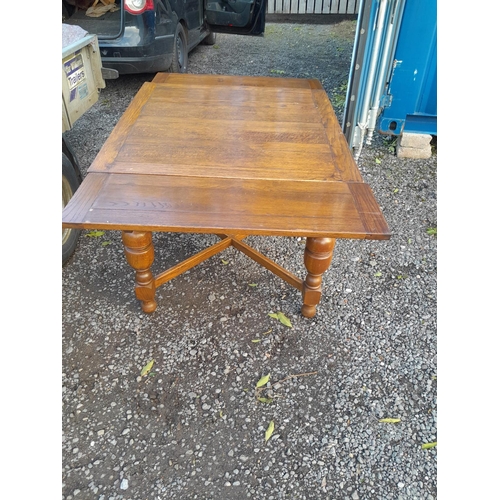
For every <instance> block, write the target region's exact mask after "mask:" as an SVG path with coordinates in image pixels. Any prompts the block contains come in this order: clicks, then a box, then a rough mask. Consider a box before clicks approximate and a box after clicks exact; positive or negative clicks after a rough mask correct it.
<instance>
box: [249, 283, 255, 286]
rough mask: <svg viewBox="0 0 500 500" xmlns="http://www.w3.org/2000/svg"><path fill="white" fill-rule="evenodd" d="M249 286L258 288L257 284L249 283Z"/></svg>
mask: <svg viewBox="0 0 500 500" xmlns="http://www.w3.org/2000/svg"><path fill="white" fill-rule="evenodd" d="M248 286H257V283H248Z"/></svg>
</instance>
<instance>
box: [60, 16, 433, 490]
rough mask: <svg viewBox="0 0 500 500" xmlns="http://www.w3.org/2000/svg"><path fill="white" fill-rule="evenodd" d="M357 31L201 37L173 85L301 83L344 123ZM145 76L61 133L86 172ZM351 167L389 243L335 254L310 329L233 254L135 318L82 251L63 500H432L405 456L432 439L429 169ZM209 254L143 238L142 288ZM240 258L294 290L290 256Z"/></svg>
mask: <svg viewBox="0 0 500 500" xmlns="http://www.w3.org/2000/svg"><path fill="white" fill-rule="evenodd" d="M354 30H355V22H354V21H349V20H344V21H342V22H339V23H336V24H322V25H307V24H296V23H290V24H278V23H268V25H267V28H266V35H265V37H263V38H251V37H239V36H230V35H225V36H224V35H218V37H217V42H216V45H214V46H213V47H210V46H200V47H198V48H197V49H195V50H194V51H193V52H192V53H191V54H190V59H189V66H188V71H189V72H192V73H216V74H224V73H225V74H244V75H269V76H276V77H279V76H290V77H312V78H318V79H319V80H320V81H321V82H322V84H323V86H324V87H325V89H326V91H327V93H328V95H329V96H330V97H331V100H332V103H333V105H334V108H335V110H336V112H337V114H338V116H339V119H340V120H341V114H342V107H343V99H344V94H343V92H345V86H346V82H347V78H348V73H349V65H350V58H351V53H352V44H353V38H354ZM153 76H154V75H134V76H123V77H120V78H119V79H118V80H115V81H108V82H107V88H106V89H104V90H103V91H102V93H101V96H100V98H99V102H98V103H97V104H96V105H95V106H94V107H93V108H92V109H91V110H90V111H89V112H87V113H86V114H85V115H84V116H83V117H82V118H81V119H80V120H79V121H78V122H77V123H76V125H75V127H74V129H73V130H71V131H70V132H69V133H68V134H67V138H68V140H69V141H70V143H71V145H72V146H73V148H74V150H75V152H76V154H77V156H78V158H79V160H80V162H81V167H82V170H83V172H84V173H85V172H86V170H87V168H88V167H89V166H90V164H91V162H92V160H93V159H94V157H95V155H96V154H97V152H98V151H99V149H100V148H101V146H102V145H103V143H104V141H105V140H106V138H107V137H108V135H109V133H110V132H111V130H112V128H113V126H114V125H115V124H116V122H117V120H118V119H119V117H120V116H121V114H122V113H123V111H124V110H125V109H126V107H127V106H128V104H129V102H130V100H131V99H132V97H133V95H134V94H135V93H136V92H137V90H138V89H139V88H140V86H141V85H142V83H143V82H145V81H150V80H152V78H153ZM358 164H359V167H360V171H361V173H362V175H363V176H364V179H365V180H366V181H367V182H368V183H369V184H370V185H371V187H372V189H373V191H374V193H375V196H376V198H377V200H378V201H379V204H380V206H381V207H382V210H383V212H384V214H385V217H386V219H387V222H388V224H389V227H390V229H391V231H392V233H393V236H392V239H391V240H389V241H386V242H382V241H360V240H356V241H347V240H338V241H337V245H336V248H335V253H334V258H333V261H332V265H331V267H330V269H329V271H327V272H326V274H325V276H324V295H323V298H322V301H321V304H320V306H319V307H318V313H317V315H316V317H315V318H313V319H312V320H308V319H306V318H303V317H302V316H301V315H300V305H301V300H300V294H299V293H298V292H297V291H296V290H295V289H294V288H292V287H290V286H289V285H287V284H286V283H284V282H282V281H281V280H280V279H279V278H277V277H275V276H274V275H273V274H271V273H269V272H267V271H266V270H264V269H263V268H261V267H259V266H258V265H257V264H255V263H254V262H253V261H251V260H250V259H248V258H247V257H245V256H244V255H243V254H240V253H238V252H237V251H235V250H234V249H232V248H229V249H227V250H226V251H224V252H223V253H222V254H219V255H218V256H216V257H212V258H211V259H210V260H208V261H206V262H204V263H202V264H201V265H199V266H198V267H196V268H194V269H192V270H191V271H190V272H187V273H185V274H184V275H181V276H179V277H177V278H176V279H175V280H173V281H171V282H169V283H167V284H165V285H163V286H162V287H160V288H159V290H158V291H157V301H158V309H157V311H156V312H155V313H153V314H152V315H146V314H144V313H142V311H141V308H140V305H139V303H138V302H137V301H136V299H135V296H134V292H133V272H132V270H131V268H129V267H128V265H127V263H126V261H125V258H124V255H123V251H122V247H121V240H120V234H119V233H118V232H114V231H107V232H106V233H105V234H104V235H103V236H101V237H90V236H89V233H90V232H89V231H84V232H83V233H82V236H81V238H80V241H79V245H78V247H77V249H76V252H75V254H74V255H73V257H72V258H71V260H70V261H69V262H68V264H67V265H66V266H65V267H64V268H63V270H62V275H63V276H62V281H63V295H62V327H63V328H62V331H63V339H62V346H63V352H62V362H63V365H62V373H63V389H62V396H63V410H62V413H63V419H62V428H63V445H62V451H63V460H62V476H63V477H62V481H63V487H62V496H63V499H66V500H70V499H73V498H75V499H77V500H83V499H98V500H119V499H134V500H139V499H140V500H146V499H147V500H157V499H160V500H162V499H170V498H174V499H217V500H219V499H235V500H236V499H237V500H240V499H242V498H251V499H266V500H272V499H285V498H290V499H291V498H293V499H322V498H325V499H341V500H344V499H346V500H347V499H349V500H356V499H380V500H389V499H419V500H420V499H425V500H430V499H434V498H436V495H437V479H436V477H437V471H436V469H437V448H431V449H422V445H423V444H424V443H430V442H435V441H437V407H436V404H437V403H436V392H437V379H436V373H437V371H436V370H437V368H436V362H437V361H436V348H437V347H436V315H437V314H436V276H437V263H436V247H437V235H436V234H435V233H436V231H435V230H436V226H437V214H436V168H437V156H436V154H433V156H432V157H431V158H430V159H429V160H410V159H399V158H397V157H396V156H395V154H394V145H393V143H392V142H391V141H389V140H385V139H384V138H382V137H381V136H376V138H375V141H374V144H372V145H371V146H367V147H365V148H364V149H363V152H362V155H361V158H360V160H359V162H358ZM215 239H216V237H212V236H210V235H193V234H191V235H189V234H187V235H182V234H170V233H162V234H155V235H154V240H155V249H156V262H155V264H154V267H153V271H154V272H158V271H160V270H162V269H163V268H166V267H167V266H170V265H173V264H174V263H175V262H178V261H179V260H181V259H182V258H183V257H185V256H188V255H191V254H193V253H194V252H196V251H199V250H201V249H203V248H205V247H206V246H207V245H208V244H210V243H212V242H214V241H215ZM249 243H250V244H252V246H254V247H256V248H257V249H258V250H260V251H261V252H263V253H264V254H266V255H267V256H268V257H270V258H271V259H273V260H275V261H276V262H278V263H279V264H281V265H282V266H284V267H286V268H287V269H289V270H290V271H292V272H294V273H296V274H298V275H300V276H303V274H304V267H303V263H302V255H303V248H304V241H301V240H298V239H297V238H259V237H252V238H249ZM277 311H281V312H283V313H284V314H285V315H286V316H287V317H288V318H289V319H290V321H291V324H292V327H291V328H290V327H287V326H285V325H283V324H281V323H280V322H278V321H277V320H275V319H273V318H272V317H270V316H269V313H272V312H277ZM152 360H154V365H153V367H152V369H151V371H150V372H149V374H147V375H145V376H142V377H141V375H140V374H141V370H142V368H143V367H145V366H146V365H147V364H148V363H149V362H150V361H152ZM267 374H269V375H270V379H269V384H268V386H267V387H265V388H264V389H262V390H259V391H256V389H255V387H256V384H257V382H258V381H259V379H261V377H263V376H265V375H267ZM259 397H260V398H261V400H260V401H259V400H258V398H259ZM386 418H392V419H400V421H399V422H396V423H384V422H380V420H381V419H386ZM271 421H273V422H274V432H273V434H272V435H271V437H270V439H269V440H268V441H265V432H266V429H267V428H268V426H269V423H270V422H271Z"/></svg>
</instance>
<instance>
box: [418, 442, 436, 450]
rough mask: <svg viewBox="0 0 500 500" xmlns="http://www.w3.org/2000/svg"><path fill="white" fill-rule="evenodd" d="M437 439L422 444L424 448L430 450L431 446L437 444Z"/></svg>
mask: <svg viewBox="0 0 500 500" xmlns="http://www.w3.org/2000/svg"><path fill="white" fill-rule="evenodd" d="M437 444H438V443H437V441H434V442H433V443H425V444H423V445H422V450H428V449H429V448H434V447H436V446H437Z"/></svg>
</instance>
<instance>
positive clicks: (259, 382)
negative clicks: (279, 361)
mask: <svg viewBox="0 0 500 500" xmlns="http://www.w3.org/2000/svg"><path fill="white" fill-rule="evenodd" d="M270 376H271V374H270V373H268V374H267V375H266V376H265V377H262V378H261V379H260V380H259V381H258V382H257V385H256V386H255V387H256V388H259V387H262V386H264V385H266V384H267V383H268V382H269V377H270Z"/></svg>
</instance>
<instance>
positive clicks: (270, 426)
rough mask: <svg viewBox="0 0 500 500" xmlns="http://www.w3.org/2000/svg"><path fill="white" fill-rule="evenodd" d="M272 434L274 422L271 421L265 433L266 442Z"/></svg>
mask: <svg viewBox="0 0 500 500" xmlns="http://www.w3.org/2000/svg"><path fill="white" fill-rule="evenodd" d="M273 432H274V420H271V421H270V422H269V427H268V428H267V431H266V442H267V441H268V440H269V438H270V437H271V436H272V434H273Z"/></svg>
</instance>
